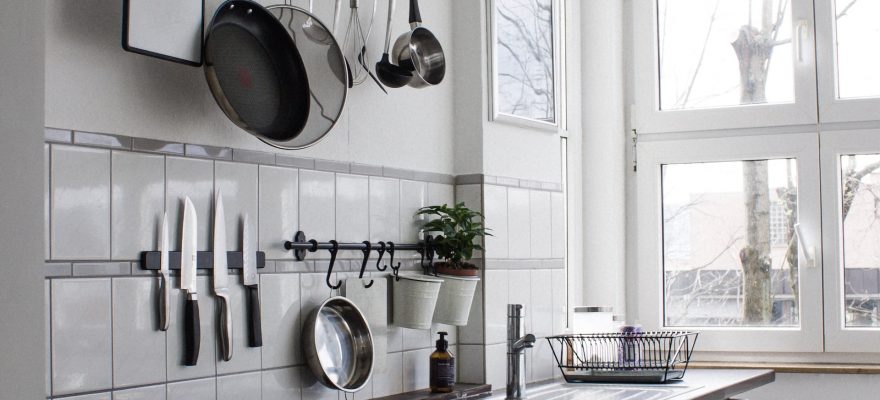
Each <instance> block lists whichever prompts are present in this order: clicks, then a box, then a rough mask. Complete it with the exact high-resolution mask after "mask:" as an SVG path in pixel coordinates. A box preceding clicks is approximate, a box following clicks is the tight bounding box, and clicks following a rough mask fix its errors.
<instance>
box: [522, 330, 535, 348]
mask: <svg viewBox="0 0 880 400" xmlns="http://www.w3.org/2000/svg"><path fill="white" fill-rule="evenodd" d="M522 340H523V342H524V343H525V346H526V347H532V346H534V345H535V340H536V339H535V335H532V334H531V333H529V334H527V335H525V336H523V338H522Z"/></svg>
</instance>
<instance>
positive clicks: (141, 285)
mask: <svg viewBox="0 0 880 400" xmlns="http://www.w3.org/2000/svg"><path fill="white" fill-rule="evenodd" d="M160 204H161V202H160ZM158 287H159V284H158V281H157V280H156V278H153V277H144V278H115V279H113V387H116V388H119V387H128V386H139V385H147V384H151V383H161V382H165V378H166V375H165V368H166V364H165V332H163V331H160V330H159V327H158V321H159V318H158V316H157V311H156V310H157V309H158V296H157V290H158ZM172 290H173V289H172ZM162 392H163V393H164V389H163V391H162Z"/></svg>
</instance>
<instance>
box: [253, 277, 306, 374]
mask: <svg viewBox="0 0 880 400" xmlns="http://www.w3.org/2000/svg"><path fill="white" fill-rule="evenodd" d="M305 275H310V274H303V276H305ZM301 304H302V303H301V290H300V274H265V275H260V306H261V307H262V311H263V312H262V314H263V315H262V316H263V318H262V323H263V326H262V328H263V347H261V351H262V353H263V368H277V367H287V366H291V365H294V364H299V363H302V362H303V358H302V346H300V330H301V323H300V320H301V317H300V310H301Z"/></svg>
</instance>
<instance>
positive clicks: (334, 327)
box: [302, 297, 373, 393]
mask: <svg viewBox="0 0 880 400" xmlns="http://www.w3.org/2000/svg"><path fill="white" fill-rule="evenodd" d="M302 340H303V352H304V353H305V355H306V361H307V362H308V364H309V369H311V370H312V373H313V374H314V375H315V377H316V378H317V379H318V381H319V382H321V384H323V385H324V386H326V387H328V388H331V389H337V390H342V391H344V392H348V393H354V392H357V391H358V390H361V389H363V387H364V385H366V384H367V381H369V380H370V376H371V375H372V373H373V334H372V332H371V331H370V326H369V325H368V324H367V320H366V318H365V317H364V314H363V313H362V312H361V310H360V309H358V307H357V306H356V305H354V303H352V302H351V300H348V299H346V298H345V297H331V298H329V299H327V301H325V302H324V303H322V304H321V305H320V306H318V307H317V308H315V309H314V310H313V311H312V312H311V314H309V316H308V318H306V320H305V322H304V323H303V333H302Z"/></svg>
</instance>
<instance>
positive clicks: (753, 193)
mask: <svg viewBox="0 0 880 400" xmlns="http://www.w3.org/2000/svg"><path fill="white" fill-rule="evenodd" d="M767 172H768V171H767V161H747V162H745V163H744V164H743V183H744V185H745V206H746V245H745V246H744V247H743V249H742V250H740V253H739V257H740V263H741V264H742V270H743V323H744V324H745V325H766V324H769V323H770V320H771V317H772V311H773V302H772V297H771V296H770V289H771V281H770V194H769V190H770V189H769V185H768V181H767V180H768V176H767V175H768V174H767Z"/></svg>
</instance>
